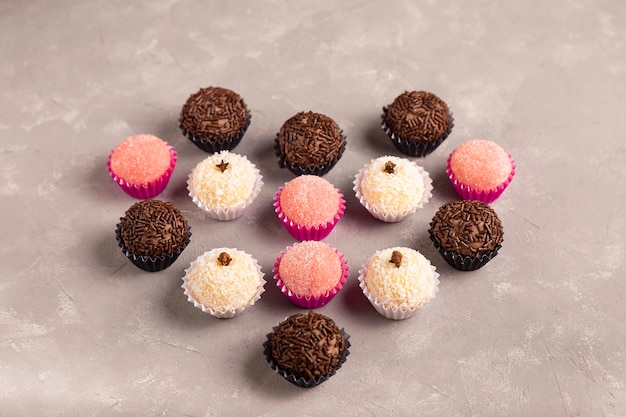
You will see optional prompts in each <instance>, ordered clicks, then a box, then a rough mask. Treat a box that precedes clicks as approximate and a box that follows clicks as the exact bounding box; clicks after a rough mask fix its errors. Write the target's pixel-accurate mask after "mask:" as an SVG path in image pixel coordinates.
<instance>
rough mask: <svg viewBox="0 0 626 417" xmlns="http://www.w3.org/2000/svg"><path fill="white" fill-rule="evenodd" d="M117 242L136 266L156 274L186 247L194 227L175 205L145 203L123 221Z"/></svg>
mask: <svg viewBox="0 0 626 417" xmlns="http://www.w3.org/2000/svg"><path fill="white" fill-rule="evenodd" d="M115 238H116V239H117V242H118V244H119V247H120V249H121V250H122V253H123V254H124V255H126V257H127V258H128V259H130V261H131V262H132V263H133V264H134V265H135V266H137V267H138V268H141V269H143V270H146V271H149V272H156V271H161V270H163V269H165V268H167V267H169V266H170V265H172V264H173V263H174V261H175V260H176V259H177V258H178V256H179V255H180V254H181V253H182V252H183V250H184V249H185V248H186V247H187V245H188V244H189V241H190V239H191V227H190V226H189V224H188V223H187V220H186V219H185V218H184V217H183V215H182V214H181V212H180V210H178V208H177V207H176V206H174V204H172V203H169V202H166V201H160V200H143V201H139V202H137V203H135V204H133V205H132V206H131V207H130V208H129V209H128V210H126V213H125V214H124V217H122V218H120V222H119V223H118V224H117V228H116V231H115Z"/></svg>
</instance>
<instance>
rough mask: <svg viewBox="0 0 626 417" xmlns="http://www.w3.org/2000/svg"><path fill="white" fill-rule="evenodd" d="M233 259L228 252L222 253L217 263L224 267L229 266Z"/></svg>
mask: <svg viewBox="0 0 626 417" xmlns="http://www.w3.org/2000/svg"><path fill="white" fill-rule="evenodd" d="M232 260H233V258H231V257H230V255H229V254H227V253H226V252H221V253H220V254H219V256H218V257H217V261H218V262H219V263H220V265H222V266H228V265H230V261H232Z"/></svg>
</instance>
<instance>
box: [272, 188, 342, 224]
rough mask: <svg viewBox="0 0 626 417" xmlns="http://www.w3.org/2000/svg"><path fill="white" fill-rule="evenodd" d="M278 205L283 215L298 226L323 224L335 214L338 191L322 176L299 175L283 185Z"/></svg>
mask: <svg viewBox="0 0 626 417" xmlns="http://www.w3.org/2000/svg"><path fill="white" fill-rule="evenodd" d="M280 206H281V208H282V211H283V213H284V215H285V217H286V218H288V219H289V220H291V221H292V222H293V223H296V224H298V225H300V226H305V227H315V226H319V225H325V224H326V223H328V222H331V221H332V220H333V218H334V217H335V215H336V214H337V211H338V209H339V193H338V192H337V190H336V189H335V187H334V186H333V185H332V184H331V183H330V182H328V181H327V180H325V179H324V178H322V177H318V176H317V175H301V176H299V177H296V178H294V179H293V180H291V181H289V182H288V183H287V184H286V185H285V187H284V188H283V190H282V192H281V195H280Z"/></svg>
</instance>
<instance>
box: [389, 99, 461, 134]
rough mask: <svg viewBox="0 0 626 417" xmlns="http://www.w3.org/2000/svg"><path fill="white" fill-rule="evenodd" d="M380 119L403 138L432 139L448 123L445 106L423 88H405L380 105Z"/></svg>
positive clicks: (446, 127) (444, 129)
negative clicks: (386, 104) (381, 115)
mask: <svg viewBox="0 0 626 417" xmlns="http://www.w3.org/2000/svg"><path fill="white" fill-rule="evenodd" d="M383 120H384V122H385V123H386V124H387V126H389V128H390V129H391V131H392V132H393V133H395V134H396V135H398V136H400V137H401V138H402V139H404V140H409V141H418V140H425V141H436V140H438V139H440V138H441V137H442V136H443V135H444V134H445V133H446V131H447V129H448V124H449V123H450V113H449V111H448V106H447V105H446V103H444V102H443V100H441V99H440V98H439V97H437V96H436V95H434V94H432V93H429V92H426V91H411V92H409V91H405V92H404V93H402V94H401V95H399V96H398V97H396V99H395V100H394V101H393V103H391V104H390V105H389V106H386V107H383Z"/></svg>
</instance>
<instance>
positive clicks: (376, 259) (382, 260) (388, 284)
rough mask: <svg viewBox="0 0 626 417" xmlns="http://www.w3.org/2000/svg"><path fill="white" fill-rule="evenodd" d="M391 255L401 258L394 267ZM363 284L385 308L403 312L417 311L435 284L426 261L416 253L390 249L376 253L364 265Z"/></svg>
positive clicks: (428, 298) (428, 296)
mask: <svg viewBox="0 0 626 417" xmlns="http://www.w3.org/2000/svg"><path fill="white" fill-rule="evenodd" d="M394 251H397V252H399V253H400V254H401V263H400V266H399V267H397V266H396V263H394V262H393V261H392V255H393V254H394ZM365 270H366V274H365V276H364V282H365V284H366V285H367V288H368V289H369V291H370V293H371V295H372V296H373V297H374V298H375V299H376V301H378V302H379V303H381V304H383V305H384V306H385V307H398V308H401V309H403V310H406V309H412V308H415V307H421V306H422V305H423V304H424V303H426V302H428V301H429V300H430V299H431V298H432V297H433V296H434V294H435V291H436V288H437V286H438V284H439V281H438V279H436V277H435V273H434V271H433V269H432V267H431V264H430V261H429V260H428V259H426V258H425V257H424V255H422V254H421V253H419V252H418V251H416V250H413V249H410V248H405V247H393V248H388V249H384V250H381V251H378V252H376V253H375V254H374V255H372V257H370V259H369V260H368V261H367V264H366V269H365Z"/></svg>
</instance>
